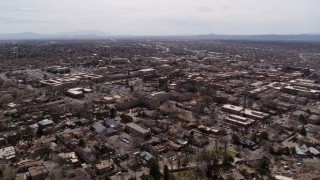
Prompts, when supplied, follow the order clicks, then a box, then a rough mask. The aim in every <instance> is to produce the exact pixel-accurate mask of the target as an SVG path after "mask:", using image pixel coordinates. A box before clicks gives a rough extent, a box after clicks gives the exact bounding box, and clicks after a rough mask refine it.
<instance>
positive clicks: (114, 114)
mask: <svg viewBox="0 0 320 180" xmlns="http://www.w3.org/2000/svg"><path fill="white" fill-rule="evenodd" d="M116 116H117V110H116V109H115V108H112V109H111V110H110V117H111V118H115V117H116Z"/></svg>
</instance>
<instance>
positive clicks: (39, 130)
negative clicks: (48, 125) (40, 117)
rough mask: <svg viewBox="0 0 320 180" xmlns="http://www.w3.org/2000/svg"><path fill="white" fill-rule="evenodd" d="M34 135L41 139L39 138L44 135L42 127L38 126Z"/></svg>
mask: <svg viewBox="0 0 320 180" xmlns="http://www.w3.org/2000/svg"><path fill="white" fill-rule="evenodd" d="M36 134H37V136H38V137H41V136H43V135H44V134H43V129H42V127H41V126H39V127H38V129H37V133H36Z"/></svg>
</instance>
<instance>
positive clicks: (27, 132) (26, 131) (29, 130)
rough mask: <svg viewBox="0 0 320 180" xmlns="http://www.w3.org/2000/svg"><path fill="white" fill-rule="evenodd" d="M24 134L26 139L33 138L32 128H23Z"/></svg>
mask: <svg viewBox="0 0 320 180" xmlns="http://www.w3.org/2000/svg"><path fill="white" fill-rule="evenodd" d="M23 136H24V137H25V138H26V139H29V138H32V137H33V132H32V128H31V127H29V126H28V127H26V128H25V129H24V130H23Z"/></svg>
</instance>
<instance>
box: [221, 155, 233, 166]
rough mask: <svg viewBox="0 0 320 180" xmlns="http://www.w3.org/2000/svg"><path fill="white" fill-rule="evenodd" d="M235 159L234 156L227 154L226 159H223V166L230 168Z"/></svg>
mask: <svg viewBox="0 0 320 180" xmlns="http://www.w3.org/2000/svg"><path fill="white" fill-rule="evenodd" d="M233 161H234V159H233V157H232V156H230V155H228V154H225V155H224V157H223V162H222V164H223V165H226V166H230V165H231V163H233Z"/></svg>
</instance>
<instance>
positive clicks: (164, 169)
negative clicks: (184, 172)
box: [163, 165, 170, 180]
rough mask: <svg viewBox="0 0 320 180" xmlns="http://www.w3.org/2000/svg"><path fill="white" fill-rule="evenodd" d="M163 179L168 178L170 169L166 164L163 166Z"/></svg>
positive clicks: (167, 179)
mask: <svg viewBox="0 0 320 180" xmlns="http://www.w3.org/2000/svg"><path fill="white" fill-rule="evenodd" d="M163 180H170V171H169V168H168V166H167V165H164V168H163Z"/></svg>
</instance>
